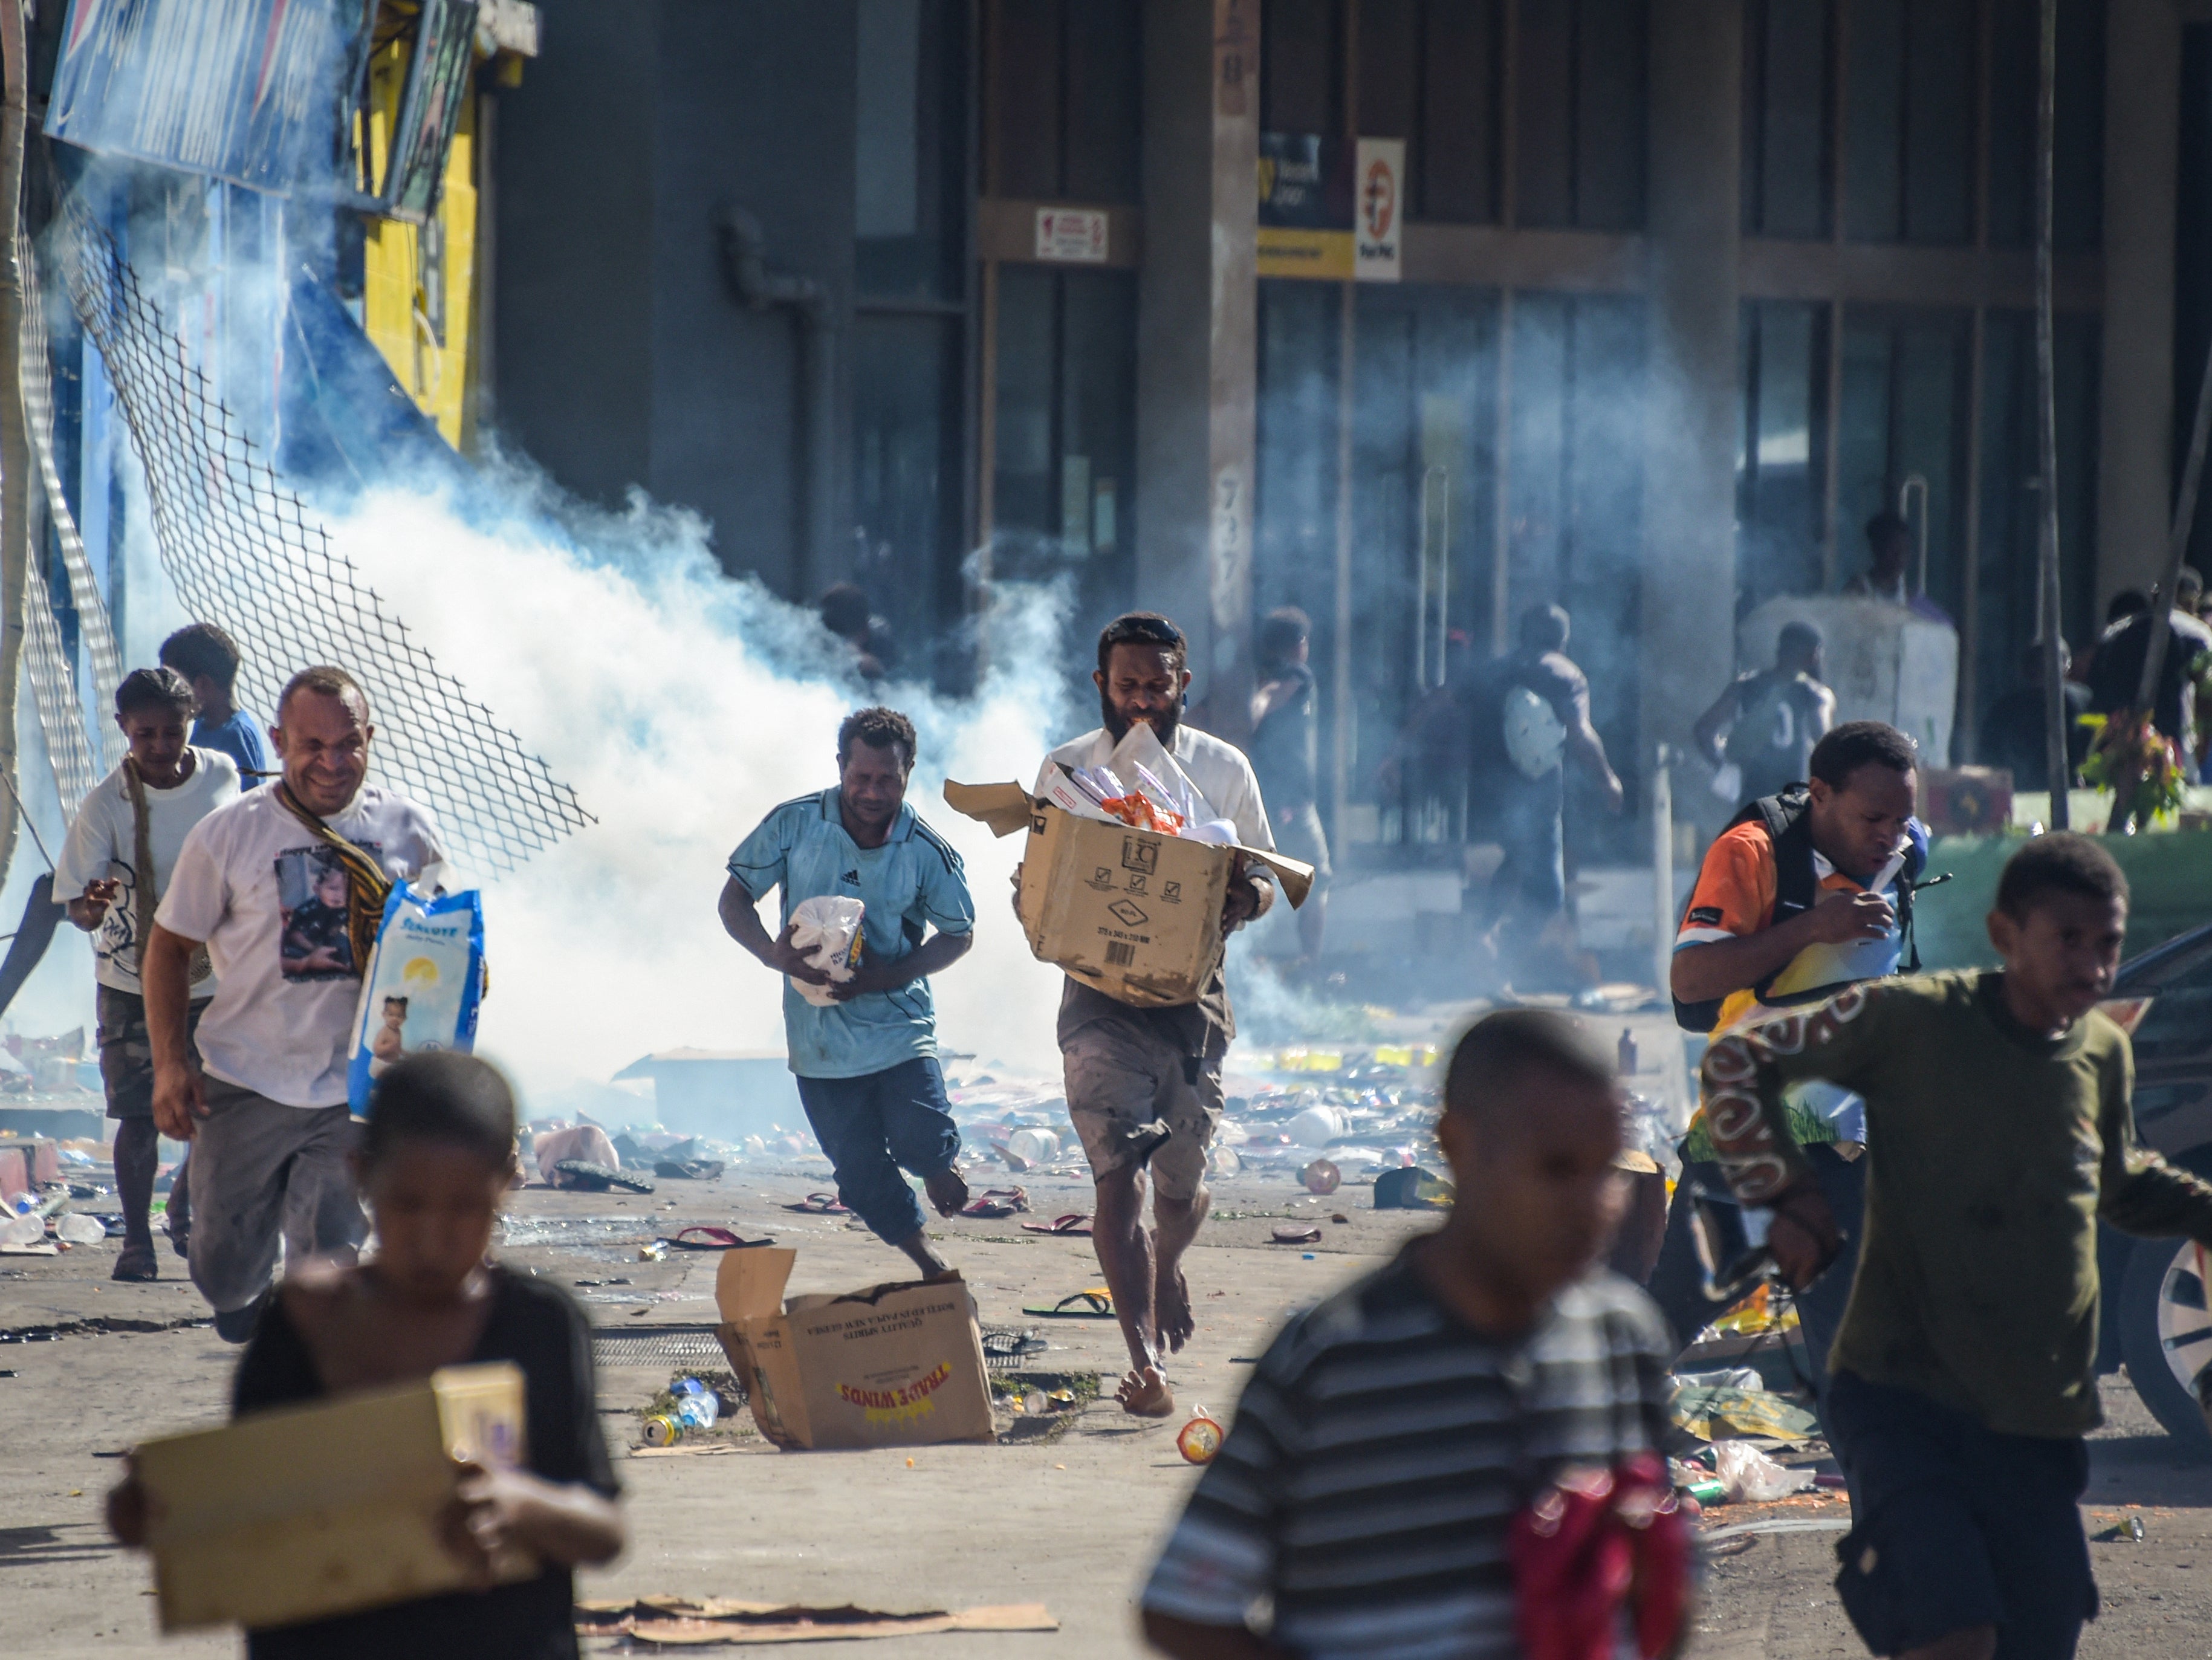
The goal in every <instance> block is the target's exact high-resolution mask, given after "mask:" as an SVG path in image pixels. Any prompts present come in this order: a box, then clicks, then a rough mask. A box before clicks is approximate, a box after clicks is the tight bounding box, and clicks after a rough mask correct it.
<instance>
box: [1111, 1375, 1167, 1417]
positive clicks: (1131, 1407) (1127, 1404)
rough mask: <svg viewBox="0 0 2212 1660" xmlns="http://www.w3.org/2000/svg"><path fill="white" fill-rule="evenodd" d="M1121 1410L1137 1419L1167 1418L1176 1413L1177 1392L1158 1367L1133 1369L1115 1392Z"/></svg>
mask: <svg viewBox="0 0 2212 1660" xmlns="http://www.w3.org/2000/svg"><path fill="white" fill-rule="evenodd" d="M1114 1398H1115V1400H1116V1401H1119V1402H1121V1410H1122V1411H1123V1412H1126V1413H1128V1414H1131V1415H1132V1416H1133V1417H1137V1418H1165V1417H1167V1416H1168V1415H1169V1414H1171V1413H1172V1412H1174V1411H1175V1391H1174V1390H1173V1389H1170V1388H1169V1387H1168V1380H1167V1379H1166V1378H1165V1377H1163V1376H1161V1374H1160V1370H1159V1368H1158V1366H1145V1367H1141V1368H1132V1369H1131V1371H1130V1372H1129V1375H1128V1376H1127V1377H1124V1378H1123V1379H1122V1380H1121V1387H1120V1388H1119V1389H1115V1391H1114Z"/></svg>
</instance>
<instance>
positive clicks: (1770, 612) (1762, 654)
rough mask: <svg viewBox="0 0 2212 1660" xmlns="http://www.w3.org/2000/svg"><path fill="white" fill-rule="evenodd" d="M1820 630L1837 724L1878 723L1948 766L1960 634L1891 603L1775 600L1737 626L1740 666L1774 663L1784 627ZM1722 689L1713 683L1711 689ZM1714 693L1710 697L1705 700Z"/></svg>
mask: <svg viewBox="0 0 2212 1660" xmlns="http://www.w3.org/2000/svg"><path fill="white" fill-rule="evenodd" d="M1789 623H1811V624H1812V625H1813V626H1814V628H1816V629H1820V640H1821V648H1820V660H1821V666H1822V672H1824V673H1825V674H1826V677H1827V682H1828V684H1829V686H1830V687H1831V689H1832V690H1834V692H1835V694H1836V721H1837V724H1838V725H1841V724H1842V723H1843V722H1844V721H1885V722H1887V724H1888V725H1890V726H1893V727H1896V728H1897V729H1898V730H1899V732H1901V733H1904V734H1905V736H1906V737H1908V738H1910V739H1912V741H1913V742H1914V743H1916V744H1917V745H1920V753H1921V755H1922V756H1923V757H1925V759H1926V763H1927V764H1928V765H1929V766H1931V767H1948V766H1949V765H1950V764H1951V718H1952V714H1953V712H1954V706H1955V704H1956V702H1957V698H1958V695H1959V635H1958V632H1957V630H1955V629H1951V628H1948V627H1946V626H1945V625H1944V624H1943V623H1939V622H1937V621H1936V620H1935V619H1934V618H1933V617H1923V616H1921V615H1920V614H1919V613H1918V612H1917V611H1912V610H1911V609H1910V608H1908V607H1906V606H1904V605H1891V604H1890V603H1889V602H1888V601H1887V600H1886V599H1857V598H1847V597H1845V596H1844V595H1842V594H1820V593H1815V594H1802V595H1796V596H1785V597H1784V598H1782V599H1770V600H1768V601H1767V602H1766V603H1765V605H1761V606H1759V609H1758V610H1756V611H1753V612H1752V613H1751V614H1750V615H1749V616H1748V617H1745V618H1744V619H1743V621H1742V622H1741V623H1738V624H1737V625H1736V662H1737V664H1738V666H1740V667H1741V668H1743V669H1763V668H1766V667H1769V666H1771V665H1772V663H1773V661H1774V648H1775V645H1776V642H1778V641H1779V640H1780V638H1781V637H1782V630H1783V629H1784V626H1785V625H1787V624H1789ZM1720 686H1721V683H1720V682H1719V680H1718V679H1717V678H1716V679H1715V680H1714V683H1713V687H1712V690H1714V691H1718V690H1720ZM1701 695H1709V694H1701Z"/></svg>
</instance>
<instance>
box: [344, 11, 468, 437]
mask: <svg viewBox="0 0 2212 1660" xmlns="http://www.w3.org/2000/svg"><path fill="white" fill-rule="evenodd" d="M406 71H407V60H406V57H405V53H404V46H402V45H401V44H400V43H398V42H395V43H394V44H392V46H387V47H386V48H385V50H384V51H382V52H379V53H378V54H377V57H376V61H375V63H374V64H373V65H372V66H371V69H370V81H369V93H370V96H369V119H368V133H367V135H366V138H367V146H368V154H369V155H370V156H372V157H373V158H374V161H373V164H372V165H373V166H374V167H377V168H378V169H381V168H382V167H383V165H384V158H385V157H386V155H387V154H388V153H389V152H388V150H387V148H386V147H387V145H388V144H389V143H390V135H391V131H392V122H393V121H394V120H395V119H398V118H397V112H398V104H399V93H400V88H401V87H402V86H403V85H404V82H405V80H406ZM476 134H477V100H476V99H475V98H474V96H471V97H470V99H469V100H468V101H467V102H466V104H465V105H464V106H463V107H462V112H461V125H460V131H459V132H458V133H456V134H455V135H454V137H453V155H451V157H449V158H448V160H447V163H446V186H445V191H444V193H443V194H442V195H441V197H440V198H439V201H438V222H439V225H440V227H441V230H442V231H443V234H444V238H445V260H444V265H445V292H446V315H445V328H444V331H443V341H442V344H441V340H440V337H439V335H438V333H437V332H435V331H433V330H432V328H431V326H430V322H429V318H428V308H427V306H426V303H425V295H424V292H423V286H422V229H421V228H419V227H417V226H414V225H410V224H406V223H404V222H401V221H399V220H397V219H378V220H373V221H371V222H370V224H369V228H368V248H367V261H366V264H367V285H366V289H365V290H364V294H363V305H362V310H363V326H364V328H365V329H366V331H367V332H368V337H369V338H370V339H371V340H373V341H374V342H375V343H376V349H377V350H379V351H380V352H382V353H383V354H384V361H385V362H387V363H389V364H390V365H391V366H392V374H394V375H395V376H397V377H398V381H399V384H400V385H401V386H404V387H405V388H406V390H407V392H408V395H409V396H410V397H411V398H414V400H415V402H416V405H417V406H418V407H419V408H420V409H421V410H422V412H423V413H424V414H425V415H427V416H428V417H430V418H431V419H432V420H433V421H435V423H437V426H438V430H439V432H441V434H443V435H444V436H445V440H446V441H447V443H449V444H451V445H453V447H455V448H456V449H458V448H459V447H461V444H462V441H463V440H464V438H465V436H466V435H467V433H466V430H465V429H466V423H467V412H468V408H469V401H470V400H469V395H468V394H469V383H470V375H471V363H470V357H469V341H470V338H471V323H472V322H473V320H474V319H473V317H472V315H471V312H472V307H473V305H474V301H475V299H476V281H475V277H476V240H477V187H476ZM382 183H383V180H382V179H375V180H374V181H373V184H374V185H381V184H382Z"/></svg>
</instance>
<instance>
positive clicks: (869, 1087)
mask: <svg viewBox="0 0 2212 1660" xmlns="http://www.w3.org/2000/svg"><path fill="white" fill-rule="evenodd" d="M884 1076H885V1074H884V1073H869V1074H867V1075H866V1076H865V1077H860V1078H801V1079H799V1080H798V1083H799V1104H801V1105H802V1106H804V1107H805V1109H806V1122H808V1123H809V1124H811V1125H812V1126H813V1128H814V1139H815V1140H817V1141H819V1142H820V1143H821V1144H822V1151H823V1152H824V1153H826V1154H828V1155H829V1165H830V1168H831V1169H832V1170H834V1171H836V1176H837V1197H838V1199H839V1200H840V1201H842V1203H844V1204H845V1205H847V1206H848V1207H851V1209H852V1211H853V1213H854V1215H856V1216H858V1217H859V1218H860V1220H861V1221H863V1222H865V1223H866V1224H867V1225H868V1230H869V1231H870V1232H872V1233H873V1234H874V1235H875V1236H876V1237H877V1238H878V1239H880V1240H882V1241H883V1242H884V1243H885V1244H887V1245H892V1246H896V1248H897V1249H898V1250H902V1251H904V1252H905V1253H906V1254H907V1255H908V1256H909V1257H911V1258H913V1259H914V1264H915V1267H916V1268H920V1269H921V1271H922V1272H923V1273H924V1274H942V1273H944V1272H945V1268H946V1264H945V1260H944V1259H943V1258H942V1257H940V1256H938V1255H937V1254H936V1253H935V1252H934V1251H933V1250H930V1248H929V1241H928V1238H927V1236H926V1235H925V1234H924V1233H923V1232H922V1231H921V1223H922V1219H921V1201H918V1200H917V1199H915V1196H914V1189H912V1188H910V1187H908V1186H907V1184H906V1178H905V1177H903V1176H901V1175H900V1174H899V1170H898V1166H897V1164H895V1163H893V1162H892V1159H891V1153H890V1145H889V1141H888V1140H887V1137H886V1135H885V1132H884V1110H883V1097H884V1091H883V1088H882V1085H883V1081H884Z"/></svg>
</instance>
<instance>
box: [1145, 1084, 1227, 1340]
mask: <svg viewBox="0 0 2212 1660" xmlns="http://www.w3.org/2000/svg"><path fill="white" fill-rule="evenodd" d="M1159 1105H1160V1116H1161V1117H1162V1118H1163V1119H1164V1120H1165V1121H1166V1122H1167V1126H1168V1128H1169V1129H1170V1131H1171V1132H1172V1134H1170V1137H1169V1139H1168V1143H1167V1145H1166V1146H1164V1147H1162V1148H1161V1149H1160V1150H1159V1151H1158V1152H1155V1153H1154V1154H1153V1155H1152V1223H1153V1227H1152V1254H1153V1257H1154V1262H1153V1269H1152V1274H1153V1292H1152V1313H1153V1320H1154V1325H1155V1330H1156V1335H1158V1341H1159V1345H1160V1347H1161V1349H1162V1350H1163V1351H1164V1353H1169V1354H1174V1353H1179V1352H1180V1351H1181V1350H1182V1346H1183V1345H1184V1344H1185V1343H1188V1341H1190V1338H1191V1334H1192V1332H1193V1331H1194V1330H1195V1329H1197V1323H1196V1321H1195V1320H1194V1318H1193V1316H1192V1313H1191V1300H1190V1286H1189V1283H1188V1281H1187V1280H1185V1279H1184V1278H1183V1273H1182V1256H1183V1253H1184V1252H1185V1251H1187V1250H1189V1249H1190V1246H1191V1242H1192V1241H1193V1240H1194V1239H1196V1238H1197V1237H1198V1231H1199V1229H1200V1228H1201V1227H1203V1226H1204V1225H1205V1224H1206V1211H1207V1210H1208V1208H1209V1207H1211V1206H1212V1202H1213V1195H1212V1193H1211V1192H1209V1191H1208V1190H1207V1189H1206V1158H1207V1156H1208V1155H1209V1154H1210V1153H1211V1152H1212V1150H1213V1136H1214V1132H1215V1131H1216V1130H1218V1128H1220V1125H1221V1111H1222V1095H1221V1063H1220V1061H1201V1060H1200V1059H1198V1058H1197V1057H1196V1056H1195V1055H1191V1056H1186V1057H1184V1058H1183V1061H1182V1068H1181V1070H1180V1072H1178V1073H1170V1077H1169V1079H1168V1082H1167V1087H1166V1088H1165V1089H1164V1091H1163V1092H1162V1098H1161V1100H1160V1104H1159Z"/></svg>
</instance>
